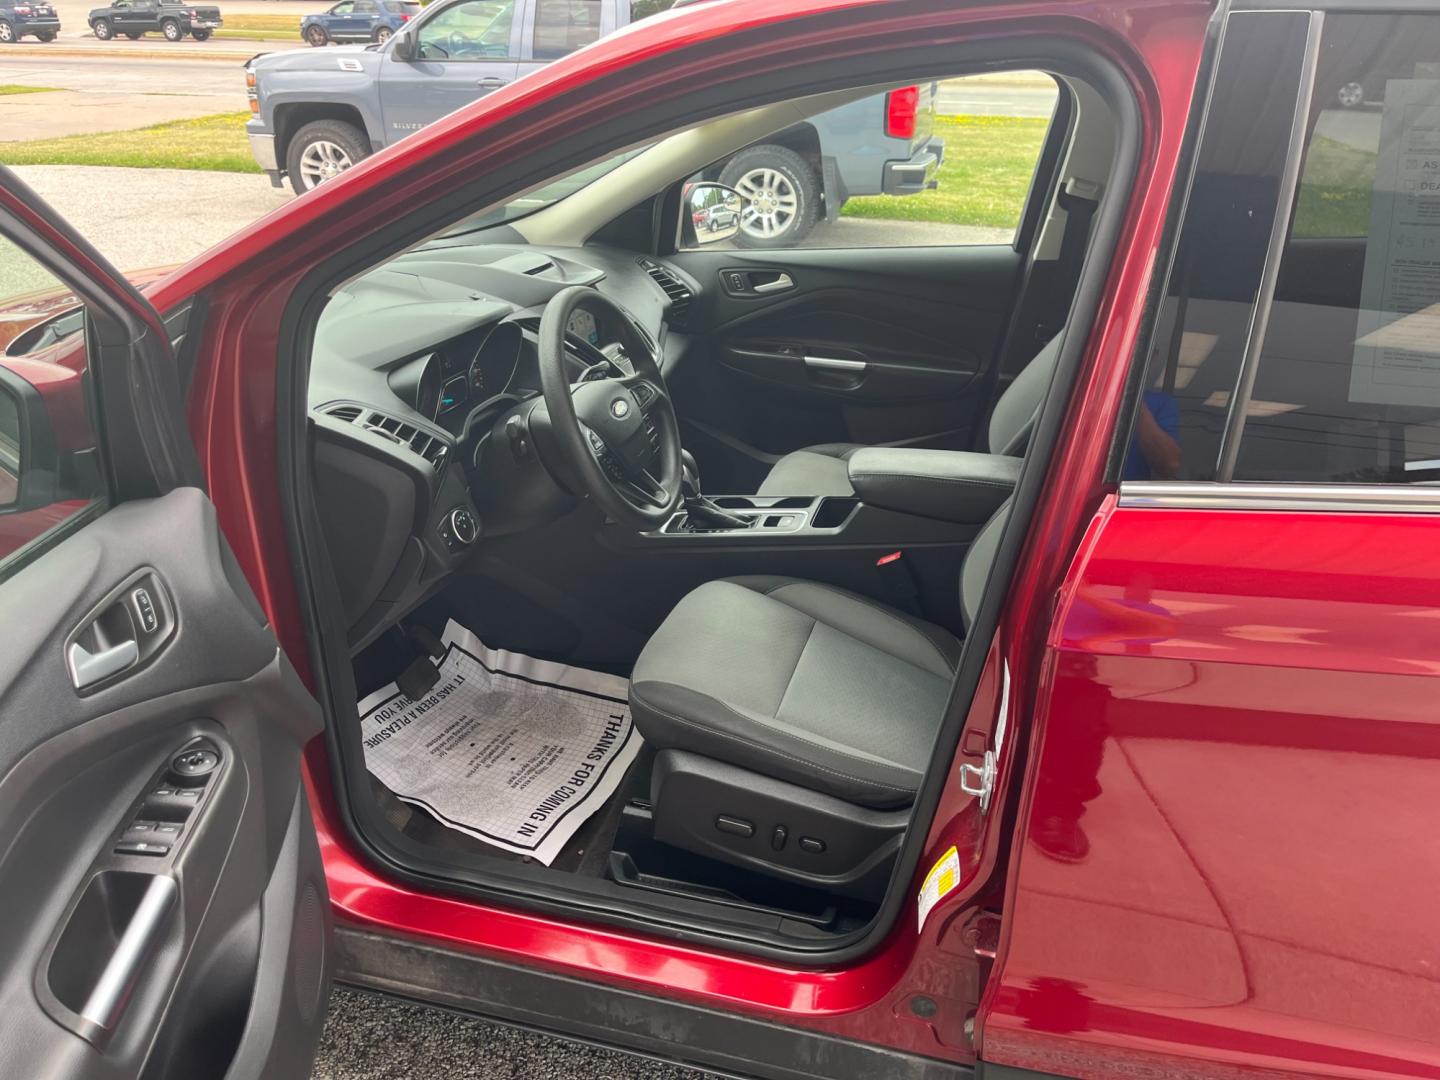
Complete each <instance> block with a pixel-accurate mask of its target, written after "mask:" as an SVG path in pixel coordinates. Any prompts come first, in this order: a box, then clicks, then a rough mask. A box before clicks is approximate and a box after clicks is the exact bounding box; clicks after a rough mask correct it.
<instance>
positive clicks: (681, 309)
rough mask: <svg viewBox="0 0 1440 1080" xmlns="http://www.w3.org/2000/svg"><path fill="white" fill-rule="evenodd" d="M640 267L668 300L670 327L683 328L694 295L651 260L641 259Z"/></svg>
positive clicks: (672, 275)
mask: <svg viewBox="0 0 1440 1080" xmlns="http://www.w3.org/2000/svg"><path fill="white" fill-rule="evenodd" d="M640 265H641V266H642V267H644V269H645V272H646V273H647V274H649V275H650V277H651V278H652V279H653V280H654V282H655V284H656V285H659V286H660V288H661V290H662V291H663V292H664V293H665V295H666V296H667V297H669V298H670V325H671V326H675V327H684V325H685V319H686V316H688V315H689V313H690V301H691V300H693V299H695V294H694V293H693V292H691V291H690V287H689V286H688V285H686V284H685V283H684V282H683V281H681V280H680V279H679V278H677V277H676V276H675V275H674V274H672V273H671V272H670V271H669V270H667V269H665V267H663V266H661V265H660V264H659V263H657V262H654V261H653V260H651V259H641V260H640Z"/></svg>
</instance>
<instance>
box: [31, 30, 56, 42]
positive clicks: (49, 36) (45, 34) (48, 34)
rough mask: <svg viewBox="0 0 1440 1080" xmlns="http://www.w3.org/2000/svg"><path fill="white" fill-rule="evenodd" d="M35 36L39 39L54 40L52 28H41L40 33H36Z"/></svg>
mask: <svg viewBox="0 0 1440 1080" xmlns="http://www.w3.org/2000/svg"><path fill="white" fill-rule="evenodd" d="M35 36H36V37H37V38H39V39H40V40H41V41H45V42H50V41H54V40H55V31H53V30H42V31H40V33H38V34H36V35H35Z"/></svg>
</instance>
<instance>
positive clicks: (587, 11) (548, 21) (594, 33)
mask: <svg viewBox="0 0 1440 1080" xmlns="http://www.w3.org/2000/svg"><path fill="white" fill-rule="evenodd" d="M599 39H600V0H536V3H535V50H534V51H535V59H536V60H558V59H560V57H562V56H565V55H566V54H568V53H572V52H574V51H575V50H576V49H578V48H580V47H581V46H583V45H589V44H590V43H591V42H592V41H598V40H599Z"/></svg>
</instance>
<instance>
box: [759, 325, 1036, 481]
mask: <svg viewBox="0 0 1440 1080" xmlns="http://www.w3.org/2000/svg"><path fill="white" fill-rule="evenodd" d="M1059 355H1060V335H1057V336H1055V337H1053V338H1051V339H1050V340H1049V341H1048V342H1047V343H1046V344H1045V347H1044V348H1042V349H1041V350H1040V351H1039V352H1038V353H1036V354H1035V356H1034V358H1033V359H1031V361H1030V362H1029V363H1028V364H1026V365H1025V367H1024V368H1023V369H1021V371H1020V374H1019V375H1016V376H1015V381H1014V382H1012V383H1011V384H1010V385H1009V386H1007V387H1006V388H1005V393H1003V394H1001V395H1000V400H999V401H997V402H996V403H995V411H994V412H992V413H991V414H990V426H989V429H988V430H987V431H986V444H985V449H986V451H987V452H989V453H991V454H1004V455H1006V456H1007V457H1018V456H1019V455H1021V454H1023V453H1024V452H1025V446H1026V444H1027V443H1028V442H1029V441H1030V429H1031V428H1032V427H1033V426H1034V423H1035V416H1036V414H1037V413H1038V412H1039V410H1040V403H1041V402H1042V401H1043V400H1044V398H1045V388H1046V387H1047V386H1049V385H1050V376H1051V375H1053V374H1054V372H1055V361H1056V359H1057V358H1058V357H1059ZM860 449H862V446H861V444H860V443H825V444H823V445H821V446H807V447H805V449H803V450H795V451H792V452H791V453H788V454H786V455H785V456H784V457H782V458H781V459H780V460H779V461H777V462H776V463H775V464H774V465H773V466H771V468H770V473H769V475H768V476H766V477H765V482H764V483H763V484H761V485H760V490H759V491H758V492H756V494H757V495H854V494H855V489H854V488H853V487H851V485H850V469H849V466H848V464H847V463H848V462H849V460H850V458H851V457H852V456H853V455H854V453H855V451H857V450H860Z"/></svg>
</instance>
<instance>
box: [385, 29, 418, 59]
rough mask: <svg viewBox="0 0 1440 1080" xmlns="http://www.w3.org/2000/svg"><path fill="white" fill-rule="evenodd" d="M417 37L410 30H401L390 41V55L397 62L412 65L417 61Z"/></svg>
mask: <svg viewBox="0 0 1440 1080" xmlns="http://www.w3.org/2000/svg"><path fill="white" fill-rule="evenodd" d="M415 53H416V49H415V35H414V34H413V33H412V32H411V31H409V30H401V31H400V33H398V34H396V35H395V36H394V37H393V38H391V39H390V55H391V56H393V57H394V58H395V59H396V60H401V61H403V62H404V63H407V64H408V63H410V61H412V60H414V59H415Z"/></svg>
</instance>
